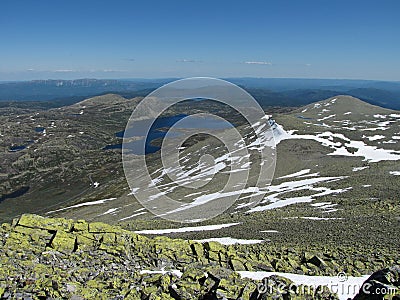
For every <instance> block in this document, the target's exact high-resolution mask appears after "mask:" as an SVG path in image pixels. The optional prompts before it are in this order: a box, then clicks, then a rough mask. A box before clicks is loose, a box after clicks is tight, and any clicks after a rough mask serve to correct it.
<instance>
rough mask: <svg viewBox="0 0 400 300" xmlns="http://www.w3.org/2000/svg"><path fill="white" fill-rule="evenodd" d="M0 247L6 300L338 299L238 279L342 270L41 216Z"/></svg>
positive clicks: (13, 227) (320, 262) (314, 259)
mask: <svg viewBox="0 0 400 300" xmlns="http://www.w3.org/2000/svg"><path fill="white" fill-rule="evenodd" d="M0 243H1V245H2V247H1V250H0V298H1V299H60V298H63V299H75V300H77V299H338V298H337V295H335V294H333V293H332V292H330V291H329V290H328V289H327V288H325V287H322V288H321V289H320V290H308V289H301V287H298V288H297V289H296V290H293V286H294V284H293V282H291V281H290V280H289V279H286V278H283V277H280V276H270V277H268V283H269V286H272V289H268V290H262V289H260V284H261V281H255V280H250V279H247V278H241V276H240V275H239V273H237V272H236V271H257V270H263V271H286V272H292V273H298V274H308V275H312V274H329V273H334V272H338V271H339V270H340V267H339V264H338V262H337V261H335V258H334V255H331V257H328V255H322V256H317V255H315V254H313V253H308V252H302V253H298V252H296V251H295V250H294V249H285V250H283V249H281V250H280V251H277V249H274V248H273V247H272V246H271V247H269V246H268V247H264V248H259V249H258V251H257V250H254V249H255V248H248V250H247V251H246V250H245V249H246V248H241V247H240V246H237V245H231V246H224V245H221V244H219V243H217V242H205V243H199V242H195V241H190V240H181V239H171V238H168V237H155V238H148V237H144V236H141V235H138V234H135V233H133V232H131V231H127V230H124V229H121V228H120V227H117V226H112V225H108V224H104V223H99V222H96V223H87V222H86V221H84V220H78V221H74V220H66V219H62V218H44V217H41V216H37V215H22V216H21V217H20V218H19V219H14V221H13V222H12V223H11V224H8V223H5V224H3V225H2V226H1V229H0ZM396 270H397V269H396ZM336 274H337V273H336ZM395 274H398V272H397V273H395ZM381 277H382V276H381ZM396 278H397V281H398V276H397V277H396ZM264 280H265V279H264ZM264 280H263V282H264ZM397 283H398V282H397ZM282 287H283V289H282ZM397 291H398V290H397ZM357 299H358V298H357ZM359 299H366V298H359ZM382 299H383V298H382ZM385 299H386V298H385Z"/></svg>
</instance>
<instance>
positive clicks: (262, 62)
mask: <svg viewBox="0 0 400 300" xmlns="http://www.w3.org/2000/svg"><path fill="white" fill-rule="evenodd" d="M244 63H245V64H248V65H272V63H270V62H268V61H245V62H244Z"/></svg>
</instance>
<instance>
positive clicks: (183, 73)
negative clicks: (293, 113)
mask: <svg viewBox="0 0 400 300" xmlns="http://www.w3.org/2000/svg"><path fill="white" fill-rule="evenodd" d="M399 13H400V1H397V0H393V1H390V0H386V1H385V0H382V1H378V0H376V1H368V0H364V1H352V0H347V1H342V0H330V1H325V0H318V1H317V0H314V1H307V0H303V1H299V0H297V1H288V0H286V1H285V0H281V1H217V0H214V1H208V0H206V1H190V0H186V1H178V0H171V1H134V0H131V1H128V0H127V1H119V0H114V1H101V0H98V1H83V0H82V1H75V0H69V1H61V0H59V1H55V0H51V1H50V0H41V1H38V0H26V1H23V0H2V1H0V38H1V44H0V80H26V79H46V78H66V79H70V78H82V77H90V78H160V77H187V76H214V77H245V76H250V77H291V78H293V77H300V78H358V79H378V80H395V81H400V58H399V53H400V18H399Z"/></svg>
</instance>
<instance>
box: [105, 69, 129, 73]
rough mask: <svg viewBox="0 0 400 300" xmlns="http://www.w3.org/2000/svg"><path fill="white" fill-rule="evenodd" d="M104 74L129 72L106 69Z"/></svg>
mask: <svg viewBox="0 0 400 300" xmlns="http://www.w3.org/2000/svg"><path fill="white" fill-rule="evenodd" d="M102 72H105V73H119V72H127V71H125V70H114V69H104V70H102Z"/></svg>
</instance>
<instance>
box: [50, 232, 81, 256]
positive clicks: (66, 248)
mask: <svg viewBox="0 0 400 300" xmlns="http://www.w3.org/2000/svg"><path fill="white" fill-rule="evenodd" d="M75 242H76V237H75V236H74V235H72V234H70V233H66V232H65V231H61V230H59V231H57V232H56V234H55V235H54V238H53V240H52V241H51V244H50V246H51V247H52V248H53V249H55V250H57V251H60V252H64V253H71V252H72V251H74V249H75Z"/></svg>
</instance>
